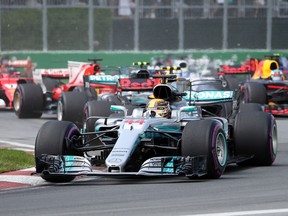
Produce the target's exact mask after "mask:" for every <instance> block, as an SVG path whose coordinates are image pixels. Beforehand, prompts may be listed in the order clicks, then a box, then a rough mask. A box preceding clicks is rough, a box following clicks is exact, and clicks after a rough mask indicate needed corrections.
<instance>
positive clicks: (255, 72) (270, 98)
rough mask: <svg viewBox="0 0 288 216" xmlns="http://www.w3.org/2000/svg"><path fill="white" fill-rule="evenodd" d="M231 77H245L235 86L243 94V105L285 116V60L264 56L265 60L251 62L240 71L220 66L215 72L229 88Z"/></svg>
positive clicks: (287, 106) (287, 69)
mask: <svg viewBox="0 0 288 216" xmlns="http://www.w3.org/2000/svg"><path fill="white" fill-rule="evenodd" d="M239 68H240V69H239ZM228 69H229V70H228ZM231 74H232V75H234V76H235V77H237V78H239V77H240V76H241V77H243V76H245V77H246V80H243V82H239V83H238V84H240V86H241V88H242V90H243V92H244V98H243V101H244V103H259V104H261V105H263V109H264V111H265V112H270V113H272V114H274V115H278V116H288V80H287V74H288V59H287V57H283V56H280V55H270V56H265V59H262V60H257V59H252V60H251V61H249V62H248V63H247V64H245V65H242V66H241V67H231V66H230V67H229V66H222V67H221V70H219V72H218V75H219V76H220V77H221V78H222V79H224V80H226V81H227V84H228V85H231V80H229V75H231ZM236 83H237V82H236ZM234 85H235V84H234ZM231 86H233V84H232V85H231Z"/></svg>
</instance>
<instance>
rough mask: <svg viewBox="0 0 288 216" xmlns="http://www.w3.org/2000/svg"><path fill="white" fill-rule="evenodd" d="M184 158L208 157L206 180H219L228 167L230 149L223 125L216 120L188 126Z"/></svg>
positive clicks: (186, 128)
mask: <svg viewBox="0 0 288 216" xmlns="http://www.w3.org/2000/svg"><path fill="white" fill-rule="evenodd" d="M181 151H182V155H183V156H185V157H186V156H207V174H206V175H205V176H204V177H205V178H210V179H217V178H220V176H221V175H222V174H223V173H224V170H225V168H226V165H227V157H228V148H227V140H226V136H225V132H224V130H223V129H222V125H221V124H220V123H219V122H217V121H215V120H209V119H207V120H195V121H190V122H188V123H187V124H186V126H185V128H184V130H183V134H182V146H181Z"/></svg>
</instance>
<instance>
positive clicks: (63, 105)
mask: <svg viewBox="0 0 288 216" xmlns="http://www.w3.org/2000/svg"><path fill="white" fill-rule="evenodd" d="M87 101H88V96H87V94H86V93H85V92H74V91H71V92H63V93H62V94H61V96H60V98H59V99H58V102H57V119H58V121H71V122H73V123H75V124H76V125H77V126H78V127H79V128H81V127H82V123H83V121H82V117H83V109H84V106H85V104H86V102H87Z"/></svg>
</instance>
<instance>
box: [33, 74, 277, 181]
mask: <svg viewBox="0 0 288 216" xmlns="http://www.w3.org/2000/svg"><path fill="white" fill-rule="evenodd" d="M170 80H171V79H170ZM167 82H168V83H167ZM217 82H218V83H219V82H221V81H220V80H198V81H197V82H190V81H189V82H187V83H188V85H185V86H186V87H187V88H183V91H181V92H180V91H179V90H178V89H177V88H175V87H174V86H173V83H169V80H168V81H167V80H166V82H162V83H163V84H158V85H157V86H155V87H154V89H153V96H154V99H151V101H150V102H149V104H148V105H147V107H146V108H135V109H134V110H133V112H132V115H127V108H126V107H125V105H123V106H120V105H111V106H110V105H109V104H108V105H109V110H105V111H103V109H106V108H107V107H108V105H107V104H105V103H106V102H105V101H99V102H98V105H97V104H95V103H94V111H93V112H91V113H93V115H92V114H91V115H88V116H87V115H86V117H85V118H86V119H85V120H86V123H87V124H88V122H89V121H92V122H93V127H92V128H91V124H90V126H89V128H88V127H87V126H86V124H84V126H83V128H82V129H79V128H78V127H77V126H76V125H75V124H74V123H72V122H67V121H48V122H46V123H45V124H44V125H43V126H42V127H41V128H40V130H39V132H38V135H37V138H36V143H35V161H36V173H37V174H38V175H40V176H41V177H42V178H43V179H45V180H46V181H49V182H69V181H72V180H73V179H74V178H75V177H76V176H80V175H87V176H109V177H121V178H123V177H147V176H149V177H151V176H155V177H176V176H186V177H188V178H190V179H195V178H206V179H207V178H209V179H217V178H219V177H220V176H221V175H222V174H223V173H224V171H225V168H226V166H227V165H228V164H231V163H237V164H238V165H241V166H269V165H272V164H273V162H274V160H275V158H276V154H277V125H276V122H275V119H274V117H273V116H272V115H271V114H270V113H265V112H263V111H262V109H261V106H260V105H258V104H240V102H239V101H241V100H240V99H239V97H240V96H239V95H238V93H237V91H228V90H225V89H223V88H222V87H221V85H219V86H220V87H219V86H218V85H216V83H217ZM164 83H165V84H164ZM205 86H207V87H205ZM208 87H209V88H208ZM207 89H209V90H207ZM97 113H99V114H101V116H100V115H98V114H97ZM99 166H100V167H102V168H103V171H99V169H97V167H99Z"/></svg>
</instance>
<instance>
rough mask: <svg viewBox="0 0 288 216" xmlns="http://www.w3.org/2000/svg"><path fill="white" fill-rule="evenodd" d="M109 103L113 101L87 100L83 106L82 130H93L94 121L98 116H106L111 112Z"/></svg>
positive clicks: (111, 103) (112, 103)
mask: <svg viewBox="0 0 288 216" xmlns="http://www.w3.org/2000/svg"><path fill="white" fill-rule="evenodd" d="M111 105H115V103H114V102H110V101H88V102H87V103H86V104H85V106H84V120H83V127H84V128H83V129H84V131H86V132H94V131H95V122H96V121H97V120H98V119H99V117H100V116H101V117H108V116H110V115H111V114H112V113H113V112H112V111H111V110H110V107H111ZM93 116H95V118H94V117H93ZM97 117H98V118H97Z"/></svg>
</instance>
